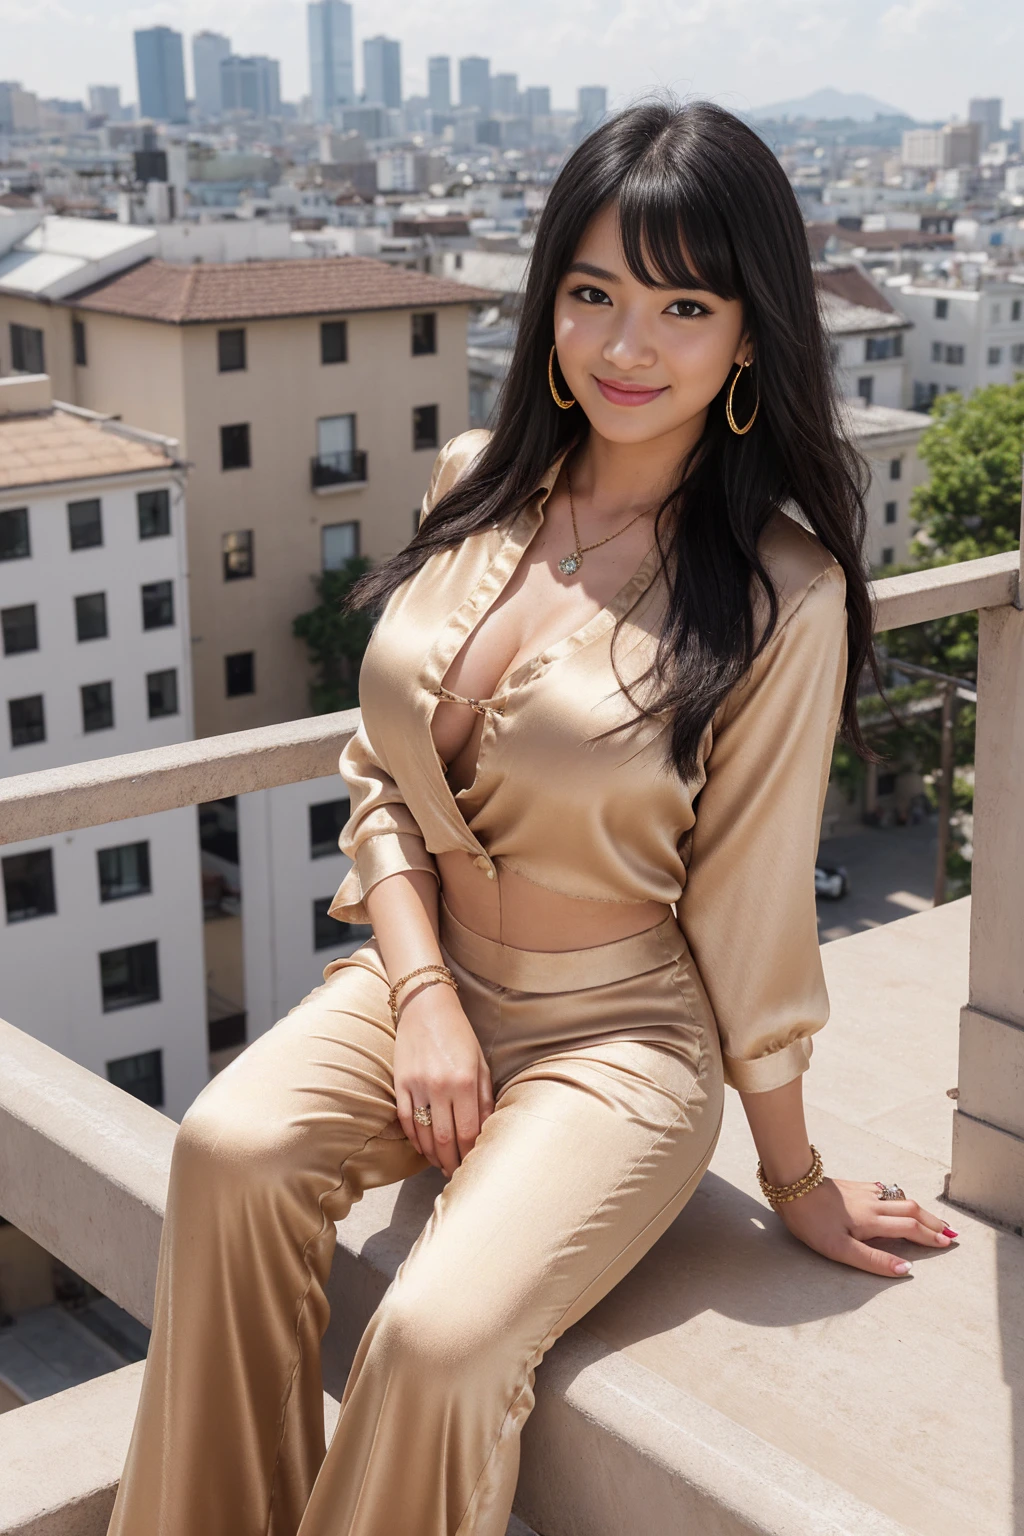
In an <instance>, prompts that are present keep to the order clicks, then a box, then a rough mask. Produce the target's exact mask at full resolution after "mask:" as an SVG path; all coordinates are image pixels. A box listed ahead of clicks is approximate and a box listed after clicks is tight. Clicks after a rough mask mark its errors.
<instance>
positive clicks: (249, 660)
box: [224, 651, 256, 699]
mask: <svg viewBox="0 0 1024 1536" xmlns="http://www.w3.org/2000/svg"><path fill="white" fill-rule="evenodd" d="M224 688H225V691H226V693H227V696H228V698H229V699H234V698H237V697H238V695H239V694H242V693H255V692H256V656H255V653H254V652H253V651H236V653H235V654H234V656H225V657H224Z"/></svg>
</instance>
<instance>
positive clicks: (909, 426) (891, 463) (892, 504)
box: [843, 401, 931, 571]
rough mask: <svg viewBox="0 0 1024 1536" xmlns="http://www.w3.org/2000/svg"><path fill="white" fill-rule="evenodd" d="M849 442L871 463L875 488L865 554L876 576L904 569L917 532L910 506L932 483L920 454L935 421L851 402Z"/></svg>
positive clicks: (868, 499)
mask: <svg viewBox="0 0 1024 1536" xmlns="http://www.w3.org/2000/svg"><path fill="white" fill-rule="evenodd" d="M843 409H844V411H845V412H846V415H847V426H848V431H849V434H850V437H851V438H852V439H853V441H854V443H855V444H856V445H857V447H858V449H859V450H860V452H861V453H862V454H863V455H864V457H865V458H866V459H867V462H868V465H869V467H870V470H871V483H870V485H869V486H868V489H867V494H866V495H865V497H864V504H865V506H866V508H867V514H868V529H867V538H866V539H865V541H864V554H865V557H866V560H867V563H868V565H869V566H870V567H871V569H872V570H873V571H880V570H881V568H882V567H883V566H887V565H902V564H904V563H905V562H906V561H907V560H909V559H910V541H911V539H912V538H913V537H914V534H915V533H916V532H917V526H918V525H917V523H916V522H915V521H914V519H913V517H912V516H911V510H910V503H911V497H912V495H913V492H914V490H915V488H916V487H917V486H919V485H923V484H924V482H925V481H926V480H927V479H928V467H927V465H926V464H925V463H924V460H923V459H921V457H920V456H919V454H918V451H917V450H918V444H919V443H920V441H921V437H922V434H923V433H924V432H925V431H926V430H927V428H928V427H929V426H930V425H931V418H930V417H928V416H923V415H922V414H921V413H920V412H919V411H899V410H895V409H894V408H893V407H891V406H886V405H861V404H859V403H858V402H855V401H846V402H844V406H843Z"/></svg>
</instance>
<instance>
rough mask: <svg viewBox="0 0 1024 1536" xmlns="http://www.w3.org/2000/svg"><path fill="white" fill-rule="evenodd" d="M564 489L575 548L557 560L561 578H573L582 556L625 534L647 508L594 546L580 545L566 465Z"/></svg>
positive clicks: (581, 562) (580, 563) (570, 483)
mask: <svg viewBox="0 0 1024 1536" xmlns="http://www.w3.org/2000/svg"><path fill="white" fill-rule="evenodd" d="M565 488H566V490H567V491H568V492H569V516H570V517H571V518H572V533H573V538H574V539H575V541H576V542H575V547H574V548H573V549H572V550H571V551H570V553H569V554H567V555H563V556H562V558H561V560H559V562H558V569H559V570H560V571H561V573H562V575H563V576H575V574H576V572H577V571H578V570H579V568H580V566H581V565H582V564H583V556H584V555H586V554H589V552H590V551H591V550H592V549H600V547H601V545H602V544H610V543H611V541H612V539H617V538H618V536H619V534H620V533H625V531H626V529H627V528H632V526H633V524H634V523H636V522H639V520H640V518H642V517H643V516H644V514H645V513H646V512H647V511H649V508H648V507H642V508H641V510H640V511H639V512H638V513H637V514H636V516H635V517H631V518H630V520H629V522H628V523H623V525H622V527H621V528H617V529H616V530H615V532H614V533H609V534H608V535H607V537H606V538H603V539H598V541H597V543H596V544H581V543H580V532H579V529H578V528H577V527H576V508H575V507H574V506H573V504H572V481H571V480H570V479H569V466H568V465H566V467H565Z"/></svg>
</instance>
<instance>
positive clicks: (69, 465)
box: [0, 405, 175, 491]
mask: <svg viewBox="0 0 1024 1536" xmlns="http://www.w3.org/2000/svg"><path fill="white" fill-rule="evenodd" d="M174 462H175V460H174V458H173V457H172V456H171V454H170V453H169V452H168V451H167V449H165V448H162V447H161V446H160V444H159V443H156V442H153V443H149V442H146V441H145V440H143V439H141V438H139V437H138V436H133V435H129V434H128V433H126V432H123V431H121V430H119V429H118V427H117V426H116V425H115V424H107V423H105V422H102V421H95V420H90V419H89V417H87V416H79V415H76V414H75V413H73V412H71V411H64V410H62V409H61V408H60V406H59V405H58V406H56V407H55V408H54V409H53V410H50V411H39V412H36V413H33V414H31V415H26V416H0V491H11V490H17V489H20V488H21V487H22V486H32V485H52V484H55V483H57V482H60V481H64V480H91V479H97V480H98V479H107V478H109V477H110V476H113V475H128V474H138V473H139V471H140V470H147V469H151V470H152V469H170V468H171V466H172V465H173V464H174Z"/></svg>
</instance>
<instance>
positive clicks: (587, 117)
mask: <svg viewBox="0 0 1024 1536" xmlns="http://www.w3.org/2000/svg"><path fill="white" fill-rule="evenodd" d="M607 111H608V92H607V90H606V88H605V87H604V86H603V85H581V86H580V88H579V91H578V92H577V94H576V115H577V116H578V118H579V120H580V127H581V128H582V129H583V131H584V133H590V132H591V131H592V130H593V129H594V128H596V127H597V125H598V123H600V122H601V121H602V120H603V119H604V117H605V115H606V113H607Z"/></svg>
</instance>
